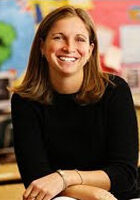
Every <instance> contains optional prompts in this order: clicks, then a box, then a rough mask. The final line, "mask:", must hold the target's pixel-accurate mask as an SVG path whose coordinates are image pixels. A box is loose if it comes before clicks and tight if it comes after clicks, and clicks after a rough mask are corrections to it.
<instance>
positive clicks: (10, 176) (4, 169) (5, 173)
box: [0, 163, 21, 182]
mask: <svg viewBox="0 0 140 200" xmlns="http://www.w3.org/2000/svg"><path fill="white" fill-rule="evenodd" d="M11 180H12V181H13V180H21V177H20V173H19V171H18V167H17V164H16V163H8V164H0V182H4V181H11Z"/></svg>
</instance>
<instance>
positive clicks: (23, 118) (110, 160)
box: [11, 76, 138, 200]
mask: <svg viewBox="0 0 140 200" xmlns="http://www.w3.org/2000/svg"><path fill="white" fill-rule="evenodd" d="M111 79H112V81H113V82H114V83H115V84H116V87H114V86H113V85H111V84H110V83H109V84H108V86H107V87H106V90H105V93H104V95H103V97H102V98H101V100H100V101H98V102H97V103H93V104H90V105H79V104H77V103H76V102H75V101H74V96H75V94H59V93H56V92H54V101H53V104H52V105H48V106H46V105H43V104H41V103H39V102H35V101H31V100H29V99H25V98H21V97H20V96H19V95H18V94H13V96H12V99H11V107H12V122H13V131H14V146H15V153H16V158H17V162H18V166H19V170H20V173H21V176H22V180H23V182H24V185H25V187H27V186H28V185H29V184H30V183H31V182H32V181H33V180H35V179H37V178H39V177H42V176H45V175H47V174H49V173H52V172H54V171H55V170H57V169H79V170H86V171H88V170H104V171H105V172H106V173H107V174H108V176H109V178H110V180H111V192H112V193H113V194H114V195H115V196H116V197H117V198H118V199H122V200H125V199H130V198H132V197H135V195H136V188H137V184H136V180H137V159H138V129H137V121H136V114H135V109H134V104H133V101H132V96H131V92H130V89H129V87H128V84H127V83H126V82H125V81H124V80H123V79H122V78H120V77H118V76H112V78H111ZM93 178H94V177H93Z"/></svg>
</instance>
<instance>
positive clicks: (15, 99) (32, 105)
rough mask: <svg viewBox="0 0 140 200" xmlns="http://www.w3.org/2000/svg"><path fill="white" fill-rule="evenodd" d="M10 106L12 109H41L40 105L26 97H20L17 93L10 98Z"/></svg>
mask: <svg viewBox="0 0 140 200" xmlns="http://www.w3.org/2000/svg"><path fill="white" fill-rule="evenodd" d="M11 106H12V107H22V108H26V109H28V108H29V109H35V110H40V109H42V104H41V103H39V102H37V101H33V100H31V99H30V98H27V97H22V96H21V95H19V94H18V93H13V94H12V96H11Z"/></svg>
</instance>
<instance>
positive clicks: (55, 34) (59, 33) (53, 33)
mask: <svg viewBox="0 0 140 200" xmlns="http://www.w3.org/2000/svg"><path fill="white" fill-rule="evenodd" d="M51 35H52V36H54V35H64V34H63V33H52V34H51Z"/></svg>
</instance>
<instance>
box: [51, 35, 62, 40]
mask: <svg viewBox="0 0 140 200" xmlns="http://www.w3.org/2000/svg"><path fill="white" fill-rule="evenodd" d="M53 39H54V40H61V39H62V37H60V36H56V37H54V38H53Z"/></svg>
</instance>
